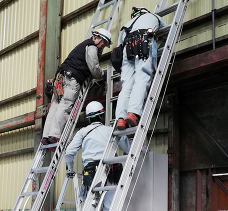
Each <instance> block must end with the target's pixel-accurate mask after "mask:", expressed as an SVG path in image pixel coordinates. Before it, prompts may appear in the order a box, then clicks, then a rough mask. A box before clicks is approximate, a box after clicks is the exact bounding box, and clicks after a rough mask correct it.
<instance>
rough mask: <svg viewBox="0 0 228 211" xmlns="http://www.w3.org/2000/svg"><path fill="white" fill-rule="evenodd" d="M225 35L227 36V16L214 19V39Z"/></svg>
mask: <svg viewBox="0 0 228 211" xmlns="http://www.w3.org/2000/svg"><path fill="white" fill-rule="evenodd" d="M227 5H228V3H227ZM227 34H228V15H226V16H223V17H221V18H218V19H216V22H215V37H216V38H218V37H221V36H224V35H227Z"/></svg>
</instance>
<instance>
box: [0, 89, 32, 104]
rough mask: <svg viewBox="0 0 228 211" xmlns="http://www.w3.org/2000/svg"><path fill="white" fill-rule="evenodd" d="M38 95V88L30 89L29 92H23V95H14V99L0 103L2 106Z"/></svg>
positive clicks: (10, 98) (7, 99)
mask: <svg viewBox="0 0 228 211" xmlns="http://www.w3.org/2000/svg"><path fill="white" fill-rule="evenodd" d="M32 94H36V88H33V89H30V90H28V91H25V92H22V93H21V94H18V95H14V96H13V97H9V98H6V99H5V100H2V101H0V105H3V104H6V103H11V102H14V101H15V100H18V99H21V98H23V97H27V96H29V95H32Z"/></svg>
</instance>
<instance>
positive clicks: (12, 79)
mask: <svg viewBox="0 0 228 211" xmlns="http://www.w3.org/2000/svg"><path fill="white" fill-rule="evenodd" d="M37 59H38V39H33V40H31V41H30V42H28V43H26V44H24V45H23V46H21V47H18V48H16V49H15V50H12V51H10V52H9V53H6V54H4V55H3V56H1V57H0V74H1V77H0V90H1V92H0V101H1V100H4V99H6V98H9V97H12V96H14V95H17V94H20V93H23V92H25V91H28V90H30V89H32V88H35V87H36V85H37V68H38V66H37V65H38V62H37Z"/></svg>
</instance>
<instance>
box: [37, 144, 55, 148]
mask: <svg viewBox="0 0 228 211" xmlns="http://www.w3.org/2000/svg"><path fill="white" fill-rule="evenodd" d="M57 146H58V143H55V144H48V145H43V146H41V147H40V149H47V148H51V147H57Z"/></svg>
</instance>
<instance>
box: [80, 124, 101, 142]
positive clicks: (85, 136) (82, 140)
mask: <svg viewBox="0 0 228 211" xmlns="http://www.w3.org/2000/svg"><path fill="white" fill-rule="evenodd" d="M101 125H102V124H99V125H98V126H96V127H94V128H92V129H91V130H90V131H88V133H86V135H85V136H84V137H83V139H82V141H83V140H84V139H85V137H86V136H87V135H88V134H89V133H90V132H92V131H93V130H94V129H96V128H97V127H99V126H101Z"/></svg>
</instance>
